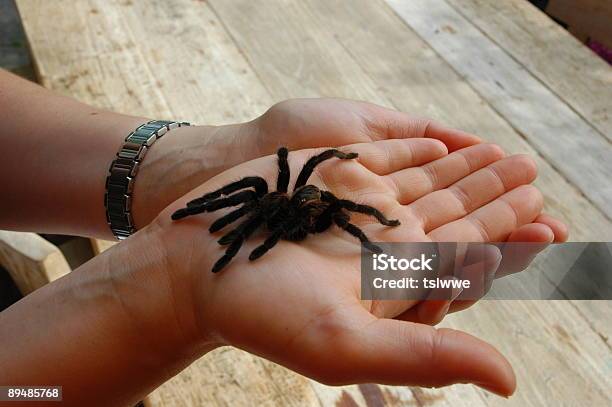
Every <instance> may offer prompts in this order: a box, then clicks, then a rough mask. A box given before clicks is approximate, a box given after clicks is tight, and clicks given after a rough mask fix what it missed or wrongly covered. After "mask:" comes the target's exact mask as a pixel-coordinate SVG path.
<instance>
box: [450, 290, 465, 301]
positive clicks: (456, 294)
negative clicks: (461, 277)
mask: <svg viewBox="0 0 612 407" xmlns="http://www.w3.org/2000/svg"><path fill="white" fill-rule="evenodd" d="M462 292H463V287H453V289H452V290H451V298H450V300H451V301H455V299H457V297H459V295H460V294H461V293H462Z"/></svg>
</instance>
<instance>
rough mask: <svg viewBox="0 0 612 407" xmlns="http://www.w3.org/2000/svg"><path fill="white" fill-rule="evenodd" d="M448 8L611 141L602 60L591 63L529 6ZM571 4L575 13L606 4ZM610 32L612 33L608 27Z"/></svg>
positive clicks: (609, 97)
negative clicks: (576, 10) (584, 8)
mask: <svg viewBox="0 0 612 407" xmlns="http://www.w3.org/2000/svg"><path fill="white" fill-rule="evenodd" d="M448 3H449V4H451V5H452V6H453V7H454V8H455V10H457V12H459V13H460V14H462V15H463V16H464V17H465V18H466V19H467V20H469V21H470V23H472V24H474V26H476V27H477V28H479V29H480V30H481V31H482V32H483V33H484V34H485V35H486V36H487V37H489V38H490V39H491V40H492V41H494V42H495V43H497V44H498V45H499V46H500V47H501V48H503V50H504V51H505V52H506V53H507V54H508V55H510V56H511V57H512V58H514V59H516V60H517V62H518V63H519V64H520V65H522V66H523V67H524V68H525V69H526V70H528V71H529V73H530V74H532V75H533V76H534V77H535V78H537V79H538V80H540V81H542V83H543V84H545V85H546V86H548V87H549V88H550V90H551V91H552V92H553V93H555V94H556V95H557V96H558V97H560V98H562V99H563V100H564V101H565V102H567V104H568V105H569V106H570V107H572V108H573V109H574V110H576V112H578V114H580V115H581V116H583V117H584V118H585V120H586V121H587V122H588V123H589V124H591V125H592V126H593V127H595V128H596V129H597V130H598V131H599V132H600V133H601V134H602V135H603V136H605V137H606V138H607V139H608V140H611V141H612V69H610V66H609V65H608V64H607V63H606V62H605V61H604V60H603V59H601V58H593V52H592V51H591V50H590V49H588V48H587V47H585V46H584V45H583V44H582V43H581V42H579V41H578V40H577V39H575V38H573V37H572V36H568V35H567V32H566V31H565V30H564V29H563V28H562V27H561V26H560V25H558V24H557V23H556V22H554V21H553V20H551V19H550V18H548V16H546V15H545V14H543V13H540V12H539V11H538V10H535V8H534V7H535V6H533V5H532V4H531V3H529V2H527V1H524V0H504V1H487V0H448ZM565 3H570V2H569V1H565V0H563V1H559V0H556V1H551V2H549V7H555V8H556V7H559V8H561V6H563V5H564V4H565ZM571 3H574V4H575V5H576V7H577V8H580V7H581V4H582V5H583V6H584V5H588V6H590V7H589V8H590V9H591V10H593V9H594V7H593V3H600V5H601V6H602V7H604V6H603V4H604V3H606V2H599V1H597V0H594V1H582V2H576V1H571ZM589 3H591V4H589ZM606 7H607V8H608V9H610V11H609V15H608V17H607V18H608V23H610V22H611V20H610V19H612V2H609V3H608V6H606ZM576 14H578V15H580V14H581V13H576ZM591 14H595V12H593V13H591ZM605 15H606V14H605V13H602V16H605ZM577 17H578V16H577ZM582 17H584V15H582ZM609 26H610V27H611V29H612V24H609Z"/></svg>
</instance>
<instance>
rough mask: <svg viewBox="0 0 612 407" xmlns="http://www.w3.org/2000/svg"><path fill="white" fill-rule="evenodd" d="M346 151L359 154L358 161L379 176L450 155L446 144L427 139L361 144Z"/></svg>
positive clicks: (346, 148)
mask: <svg viewBox="0 0 612 407" xmlns="http://www.w3.org/2000/svg"><path fill="white" fill-rule="evenodd" d="M344 150H346V151H352V152H355V153H358V154H359V158H358V159H357V161H358V162H359V163H361V164H362V165H364V166H365V167H366V168H367V169H369V170H370V171H372V172H374V173H376V174H378V175H386V174H389V173H392V172H395V171H399V170H402V169H404V168H410V167H415V166H419V165H423V164H426V163H428V162H430V161H433V160H437V159H438V158H441V157H444V156H446V155H447V154H448V150H447V149H446V146H445V145H444V143H442V142H441V141H438V140H434V139H426V138H419V139H406V140H381V141H376V142H374V143H360V144H354V145H352V146H347V147H343V151H344Z"/></svg>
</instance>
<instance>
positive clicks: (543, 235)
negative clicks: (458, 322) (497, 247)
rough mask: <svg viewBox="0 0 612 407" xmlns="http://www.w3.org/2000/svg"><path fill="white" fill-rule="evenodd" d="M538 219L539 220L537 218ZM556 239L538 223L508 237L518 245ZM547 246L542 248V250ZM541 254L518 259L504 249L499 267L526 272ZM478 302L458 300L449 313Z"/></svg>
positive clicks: (551, 232) (548, 229)
mask: <svg viewBox="0 0 612 407" xmlns="http://www.w3.org/2000/svg"><path fill="white" fill-rule="evenodd" d="M536 219H537V218H536ZM552 239H554V235H553V231H552V230H551V229H550V228H549V227H548V226H547V225H543V224H537V223H528V224H526V225H523V226H521V227H519V228H518V229H516V230H515V231H513V232H512V233H510V236H508V240H507V241H508V242H512V243H516V242H530V243H547V242H552ZM544 247H545V246H543V247H542V249H543V248H544ZM537 253H539V250H538V249H536V250H535V253H532V254H533V255H528V256H523V255H521V256H519V258H516V257H515V256H513V254H512V253H509V251H508V249H507V248H502V257H501V260H502V262H501V264H500V266H499V269H500V270H502V271H503V270H509V269H513V270H515V271H514V272H517V271H520V270H524V269H525V268H526V267H527V266H528V265H529V264H530V263H531V261H533V258H534V257H535V255H537ZM509 264H512V265H513V266H512V267H509ZM495 277H496V278H498V277H501V275H497V273H496V276H495ZM477 302H478V301H476V300H456V301H453V303H452V304H451V305H450V307H449V308H448V313H449V314H451V313H453V312H458V311H463V310H465V309H468V308H469V307H471V306H472V305H474V304H476V303H477Z"/></svg>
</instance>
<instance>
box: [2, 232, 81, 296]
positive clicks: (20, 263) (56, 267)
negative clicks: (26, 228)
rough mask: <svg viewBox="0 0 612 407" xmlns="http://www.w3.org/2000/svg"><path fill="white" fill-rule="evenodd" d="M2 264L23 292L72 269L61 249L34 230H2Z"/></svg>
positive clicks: (24, 293) (32, 289)
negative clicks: (33, 231)
mask: <svg viewBox="0 0 612 407" xmlns="http://www.w3.org/2000/svg"><path fill="white" fill-rule="evenodd" d="M0 265H1V266H2V267H3V268H4V269H6V270H7V271H8V272H9V274H10V275H11V278H12V279H13V281H14V282H15V284H16V285H17V287H18V288H19V291H21V293H22V294H23V295H27V294H29V293H31V292H32V291H34V290H36V289H37V288H40V287H42V286H44V285H45V284H47V283H49V282H51V281H53V280H56V279H58V278H60V277H62V276H63V275H65V274H67V273H69V272H70V266H68V263H67V262H66V259H65V258H64V255H63V254H62V252H60V250H59V249H58V248H57V247H55V246H54V245H52V244H51V243H49V242H47V241H46V240H45V239H43V238H42V237H40V236H38V235H37V234H35V233H26V232H9V231H6V230H0Z"/></svg>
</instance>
